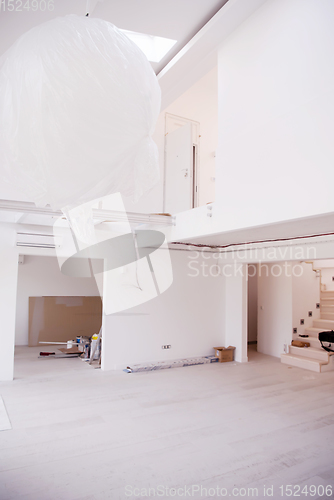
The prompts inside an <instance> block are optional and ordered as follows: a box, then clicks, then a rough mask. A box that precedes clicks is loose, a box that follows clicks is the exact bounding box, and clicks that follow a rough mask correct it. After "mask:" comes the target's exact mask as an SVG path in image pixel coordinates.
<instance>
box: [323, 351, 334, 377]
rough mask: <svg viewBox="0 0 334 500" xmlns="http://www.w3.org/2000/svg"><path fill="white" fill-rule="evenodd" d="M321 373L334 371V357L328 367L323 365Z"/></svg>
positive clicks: (330, 359)
mask: <svg viewBox="0 0 334 500" xmlns="http://www.w3.org/2000/svg"><path fill="white" fill-rule="evenodd" d="M320 371H321V373H323V372H332V371H334V356H332V355H331V356H330V357H329V363H327V365H321V368H320Z"/></svg>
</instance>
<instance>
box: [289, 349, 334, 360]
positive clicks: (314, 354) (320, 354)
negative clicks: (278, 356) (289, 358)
mask: <svg viewBox="0 0 334 500" xmlns="http://www.w3.org/2000/svg"><path fill="white" fill-rule="evenodd" d="M289 354H293V355H296V356H302V357H304V358H311V359H317V360H318V361H323V362H324V363H328V362H329V355H328V352H326V351H325V350H324V349H322V348H321V347H320V348H319V347H318V348H317V347H312V346H311V347H295V346H293V345H290V346H289Z"/></svg>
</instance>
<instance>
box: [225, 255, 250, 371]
mask: <svg viewBox="0 0 334 500" xmlns="http://www.w3.org/2000/svg"><path fill="white" fill-rule="evenodd" d="M247 267H248V266H247V264H243V265H242V266H240V273H239V272H236V273H233V275H232V276H229V277H227V278H226V289H225V294H226V302H225V347H228V346H230V345H232V346H234V347H236V350H235V351H234V360H235V361H239V362H241V363H245V362H247V361H248V358H247Z"/></svg>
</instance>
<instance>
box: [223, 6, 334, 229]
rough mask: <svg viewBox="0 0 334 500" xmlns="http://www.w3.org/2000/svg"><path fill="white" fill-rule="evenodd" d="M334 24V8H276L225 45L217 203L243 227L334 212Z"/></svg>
mask: <svg viewBox="0 0 334 500" xmlns="http://www.w3.org/2000/svg"><path fill="white" fill-rule="evenodd" d="M333 24H334V2H333V1H332V0H268V1H267V2H265V4H264V5H263V6H262V7H260V8H259V9H258V10H257V11H256V12H255V13H254V14H253V15H252V16H251V17H249V18H248V19H247V20H246V21H245V22H244V23H243V24H242V25H240V26H239V27H238V28H237V29H236V30H235V31H234V32H233V33H232V34H231V36H230V37H229V38H228V39H227V40H226V41H225V42H224V43H223V45H222V48H221V50H220V53H219V59H218V67H219V77H218V82H219V83H218V87H219V91H218V95H219V141H220V142H219V146H218V150H219V151H218V154H217V166H216V170H217V172H216V177H217V183H216V184H217V186H216V191H217V196H216V199H217V200H218V201H219V200H220V202H221V204H222V208H223V210H224V211H225V213H228V214H229V217H230V219H231V222H232V224H234V225H235V226H238V225H239V224H241V225H243V226H246V225H248V224H250V225H256V224H265V223H268V222H273V221H280V220H285V219H292V218H297V217H302V216H307V215H312V214H320V213H325V212H330V211H333V210H334V198H333V196H332V186H333V183H334V170H333V168H332V165H333V161H334V143H333V140H332V136H331V134H330V131H331V130H333V128H334V94H333V85H334V71H333V65H332V64H331V63H330V61H331V60H332V54H333V51H334V31H333ZM315 173H316V179H319V178H322V179H326V182H325V183H322V184H321V188H320V189H319V187H317V186H316V184H315V177H314V176H315ZM241 200H242V202H241ZM245 207H247V210H245Z"/></svg>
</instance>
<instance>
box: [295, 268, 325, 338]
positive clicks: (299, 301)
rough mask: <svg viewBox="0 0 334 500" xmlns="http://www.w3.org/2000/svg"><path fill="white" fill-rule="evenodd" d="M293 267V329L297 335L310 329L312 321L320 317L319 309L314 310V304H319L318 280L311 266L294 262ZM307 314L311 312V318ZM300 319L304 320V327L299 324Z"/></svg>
mask: <svg viewBox="0 0 334 500" xmlns="http://www.w3.org/2000/svg"><path fill="white" fill-rule="evenodd" d="M293 266H294V270H295V272H294V273H292V301H293V303H292V306H293V316H292V317H293V328H297V333H300V334H303V333H304V330H305V328H309V327H312V323H313V320H314V319H318V318H319V317H320V309H317V308H316V304H317V303H319V302H320V278H317V276H316V273H315V272H314V271H312V264H306V263H305V262H302V263H300V262H295V263H293ZM309 312H312V316H309ZM301 319H303V320H304V325H301V324H300V320H301Z"/></svg>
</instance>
